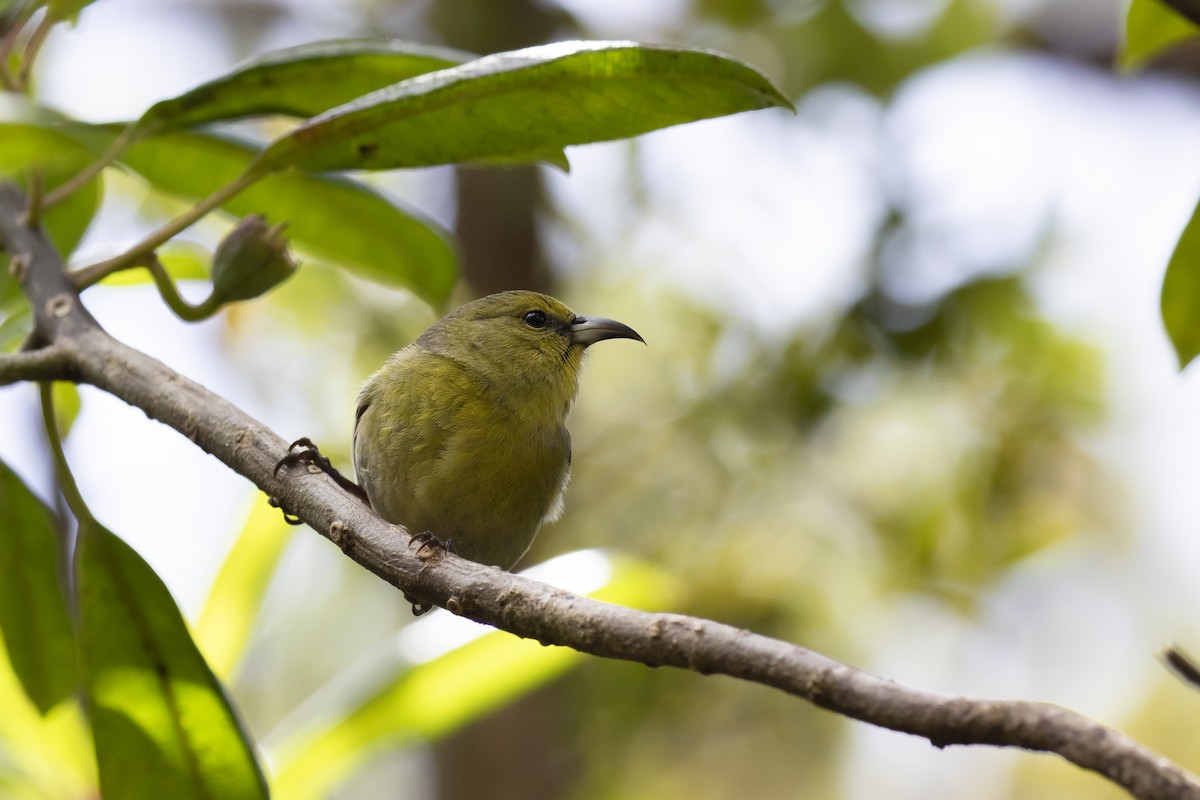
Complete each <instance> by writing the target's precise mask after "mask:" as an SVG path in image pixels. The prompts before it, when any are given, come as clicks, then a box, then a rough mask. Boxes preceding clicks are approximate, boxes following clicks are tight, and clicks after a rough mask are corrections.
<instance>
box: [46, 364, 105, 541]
mask: <svg viewBox="0 0 1200 800" xmlns="http://www.w3.org/2000/svg"><path fill="white" fill-rule="evenodd" d="M52 386H53V384H52V383H51V382H50V381H38V393H39V394H40V395H41V399H42V424H43V425H45V427H46V439H47V440H48V441H49V443H50V453H51V455H52V456H53V457H54V474H55V476H56V477H57V478H58V487H59V489H60V490H62V493H63V497H64V498H66V501H67V507H68V508H70V509H71V513H72V514H74V515H75V519H77V520H78V521H79V525H80V527H81V528H82V527H83V526H84V524H85V523H88V522H95V521H96V518H95V517H94V516H92V512H91V510H90V509H89V508H88V507H87V503H85V502H84V500H83V495H82V494H81V493H80V491H79V485H78V484H76V483H75V476H74V475H72V474H71V467H70V465H69V464H67V455H66V453H65V452H64V451H63V445H62V437H61V436H59V432H58V422H57V420H56V419H55V416H54V392H53V390H52Z"/></svg>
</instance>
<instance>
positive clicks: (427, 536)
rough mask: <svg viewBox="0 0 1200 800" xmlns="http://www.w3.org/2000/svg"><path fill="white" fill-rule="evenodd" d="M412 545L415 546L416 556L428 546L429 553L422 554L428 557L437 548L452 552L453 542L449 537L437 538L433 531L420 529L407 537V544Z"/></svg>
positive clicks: (444, 551)
mask: <svg viewBox="0 0 1200 800" xmlns="http://www.w3.org/2000/svg"><path fill="white" fill-rule="evenodd" d="M413 545H416V546H417V555H418V556H420V555H421V553H422V552H423V551H425V550H426V548H429V553H428V554H427V555H426V556H424V557H425V558H428V557H429V555H432V554H433V552H435V551H438V550H440V551H441V552H443V553H453V552H454V542H452V541H450V540H449V539H439V538H438V537H437V536H435V535H434V534H433V531H421V532H420V533H414V534H412V535H411V536H410V537H409V540H408V546H409V547H412V546H413Z"/></svg>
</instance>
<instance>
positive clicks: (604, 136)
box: [253, 42, 792, 172]
mask: <svg viewBox="0 0 1200 800" xmlns="http://www.w3.org/2000/svg"><path fill="white" fill-rule="evenodd" d="M770 106H782V107H784V108H791V107H792V105H791V102H790V101H789V100H788V99H787V98H786V97H784V96H783V95H782V94H781V93H780V92H779V90H778V89H776V88H775V87H774V86H773V85H772V84H771V82H770V81H769V80H767V78H765V77H764V76H763V75H762V74H761V73H760V72H758V71H757V70H755V69H754V68H753V67H750V66H748V65H746V64H744V63H742V62H740V61H737V60H735V59H732V58H730V57H728V56H725V55H721V54H720V53H715V52H712V51H708V50H698V49H681V48H670V47H660V46H652V45H641V44H631V43H627V42H562V43H558V44H550V45H541V46H539V47H531V48H528V49H525V50H517V51H514V52H510V53H498V54H496V55H491V56H486V57H484V58H481V59H478V60H477V61H472V62H469V63H467V64H463V65H462V66H458V67H452V68H450V69H445V70H442V71H440V72H433V73H430V74H428V75H422V76H419V77H417V78H412V79H410V80H407V81H403V82H402V83H398V84H396V85H394V86H389V87H387V88H385V89H380V90H379V91H377V92H373V93H372V94H369V95H367V96H365V97H361V98H359V99H357V100H353V101H351V102H349V103H347V104H345V105H343V106H339V107H337V108H334V109H331V110H330V111H327V112H325V113H324V114H322V115H320V116H318V117H316V118H314V119H312V120H309V121H308V122H305V123H304V124H302V125H300V126H299V127H297V128H295V129H294V130H292V131H291V132H289V133H287V134H285V135H283V136H281V137H279V138H278V139H276V140H275V141H274V142H272V143H271V144H270V145H268V146H267V148H266V150H264V151H263V153H262V155H261V156H260V157H259V159H258V161H257V162H256V163H255V165H254V167H253V168H254V169H255V170H261V171H263V172H271V171H277V170H281V169H284V168H286V167H291V166H296V167H300V168H301V169H305V170H314V171H321V170H331V169H396V168H401V167H422V166H431V165H434V164H450V163H456V162H479V161H507V162H512V163H515V162H520V161H530V160H538V159H541V158H542V157H544V155H545V154H546V153H551V152H554V151H557V150H560V149H562V148H563V147H566V146H567V145H573V144H583V143H586V142H602V141H608V140H611V139H621V138H625V137H629V136H636V135H638V134H641V133H645V132H647V131H652V130H656V129H658V128H665V127H667V126H669V125H678V124H680V123H684V122H692V121H694V120H699V119H706V118H709V117H719V116H723V115H726V114H734V113H737V112H739V111H749V110H752V109H758V108H767V107H770Z"/></svg>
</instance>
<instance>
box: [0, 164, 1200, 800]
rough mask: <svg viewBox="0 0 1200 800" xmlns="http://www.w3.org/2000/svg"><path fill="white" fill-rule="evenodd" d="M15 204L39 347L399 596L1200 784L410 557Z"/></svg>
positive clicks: (4, 200) (1116, 774) (876, 715)
mask: <svg viewBox="0 0 1200 800" xmlns="http://www.w3.org/2000/svg"><path fill="white" fill-rule="evenodd" d="M23 207H24V204H23V202H22V200H21V196H20V193H19V192H17V191H16V190H15V189H12V188H6V187H0V235H2V236H3V237H4V239H5V241H6V242H7V243H8V245H7V246H8V248H9V250H10V252H12V253H13V254H14V255H17V254H20V253H30V256H29V258H30V261H29V264H28V266H29V269H28V274H27V275H26V276H25V278H24V281H23V285H25V288H26V291H27V293H28V294H29V295H30V297H31V299H33V300H34V302H35V309H36V308H38V307H39V306H38V303H39V302H40V303H41V304H42V305H43V306H46V305H47V303H46V301H47V299H48V298H49V299H54V298H60V297H61V293H62V292H63V291H68V292H70V293H72V294H71V296H70V297H69V298H68V301H67V302H66V304H65V307H66V309H67V310H66V312H65V313H64V314H62V315H61V316H54V315H53V314H45V313H41V314H40V315H39V316H38V317H37V321H38V326H39V328H38V332H39V334H40V335H41V336H42V337H44V338H45V340H46V341H51V342H55V343H62V344H64V345H65V344H67V343H68V342H69V347H68V348H67V349H66V352H67V353H68V357H69V360H70V364H71V368H72V369H73V370H74V375H75V376H76V378H77V379H78V380H79V381H81V382H85V383H90V384H92V385H95V386H97V387H99V388H101V389H103V390H105V391H108V392H111V393H112V394H114V395H116V396H117V397H120V398H122V399H123V400H125V401H126V402H128V403H130V404H131V405H134V406H137V407H138V408H141V409H142V410H143V411H145V412H146V414H148V415H149V416H151V417H153V418H155V419H157V420H159V421H161V422H163V423H165V424H167V425H170V426H171V427H172V428H174V429H175V430H177V431H179V432H180V433H182V434H184V435H185V436H187V437H188V438H189V439H191V440H192V441H193V442H195V443H196V444H197V446H199V447H201V448H203V449H204V450H205V451H207V452H209V453H211V454H213V455H214V456H216V457H217V458H218V459H220V460H221V461H222V462H224V463H225V464H226V465H227V466H229V467H230V468H231V469H233V470H234V471H236V472H238V473H239V474H241V475H243V476H245V477H246V478H248V479H249V480H250V481H252V482H253V483H255V484H256V485H257V486H258V487H259V488H261V489H262V490H263V491H264V492H266V493H267V494H269V495H271V496H272V497H276V498H278V499H279V500H280V502H281V503H282V505H283V506H284V507H285V508H286V509H287V510H288V511H289V512H290V513H292V514H295V515H296V516H298V517H300V518H301V519H303V520H304V521H305V522H307V523H308V524H309V525H311V526H312V527H313V528H314V529H316V530H317V531H318V532H319V533H321V534H322V535H324V536H325V537H327V538H328V539H329V540H330V541H332V542H333V543H334V544H336V545H338V546H339V547H340V548H341V549H342V551H343V552H345V554H346V555H347V556H349V557H350V558H351V559H353V560H354V561H356V562H357V563H358V564H360V565H362V566H363V567H365V568H367V569H368V570H370V571H371V572H373V573H375V574H376V575H378V576H379V577H381V578H383V579H384V580H386V581H388V582H389V583H391V584H392V585H394V586H396V587H398V588H400V589H402V590H404V591H405V592H407V593H408V594H410V595H412V596H414V597H418V598H421V599H423V600H427V601H430V602H434V603H437V604H438V605H440V606H443V607H445V608H447V609H449V610H450V611H452V612H454V613H455V614H459V615H462V616H465V617H469V618H471V619H474V620H477V621H479V622H483V623H486V624H489V625H493V626H495V627H497V628H500V629H502V630H505V631H508V632H510V633H513V634H515V635H517V636H522V637H525V638H531V639H536V640H538V641H539V642H541V643H543V644H547V645H551V644H554V645H562V646H565V647H571V648H573V649H576V650H579V651H580V652H584V653H590V654H592V655H596V656H603V657H606V658H616V659H623V660H627V661H636V662H640V663H643V664H647V665H650V666H672V667H678V668H680V669H686V670H691V671H694V672H699V673H702V674H714V673H716V674H723V675H729V676H732V677H735V678H740V679H743V680H747V681H753V682H756V683H761V684H764V685H766V686H771V687H774V688H776V689H779V690H781V691H784V692H787V693H789V694H792V695H795V696H797V697H800V698H803V699H805V700H807V701H809V702H811V703H813V704H815V705H818V706H821V707H822V708H826V709H829V710H830V711H833V712H835V713H838V714H842V715H845V716H848V717H851V718H853V719H857V720H861V721H863V722H868V723H871V724H873V725H878V726H881V727H884V728H890V729H892V730H896V731H900V732H903V733H909V734H912V735H915V736H921V737H923V738H926V739H928V740H929V741H930V742H931V743H932V744H933V745H935V746H937V747H947V746H950V745H969V744H986V745H995V746H1001V747H1018V748H1024V749H1027V750H1037V751H1044V752H1048V753H1056V754H1058V755H1059V756H1061V757H1062V758H1064V759H1066V760H1067V761H1070V762H1071V763H1073V764H1076V765H1077V766H1079V767H1082V768H1084V769H1087V770H1091V771H1093V772H1096V773H1098V774H1100V775H1103V776H1104V777H1106V778H1108V779H1109V780H1111V781H1113V782H1114V783H1116V784H1117V785H1119V786H1121V787H1123V788H1125V789H1126V790H1127V791H1128V792H1129V793H1130V794H1131V795H1133V796H1134V797H1137V798H1141V799H1142V800H1178V799H1181V798H1187V799H1189V800H1200V781H1198V780H1197V778H1196V777H1194V776H1193V775H1191V774H1189V773H1188V772H1186V771H1184V770H1183V769H1181V768H1180V767H1178V766H1176V765H1175V764H1172V763H1171V762H1169V761H1167V760H1166V759H1164V758H1161V757H1159V756H1157V755H1155V754H1154V753H1152V752H1151V751H1149V750H1147V749H1146V748H1144V747H1142V746H1141V745H1139V744H1138V743H1136V742H1134V741H1133V740H1132V739H1130V738H1129V737H1127V736H1125V735H1124V734H1122V733H1120V732H1118V731H1116V730H1114V729H1112V728H1109V727H1106V726H1104V725H1101V724H1099V723H1097V722H1094V721H1092V720H1090V719H1087V718H1086V717H1083V716H1082V715H1080V714H1077V713H1075V712H1073V711H1069V710H1067V709H1064V708H1061V707H1058V706H1054V705H1050V704H1046V703H1035V702H1028V701H1003V700H980V699H974V698H968V697H955V696H949V695H943V694H937V693H933V692H928V691H923V690H919V689H913V688H910V687H906V686H901V685H900V684H897V683H893V682H892V681H888V680H885V679H883V678H879V677H876V676H873V675H869V674H867V673H865V672H862V671H860V670H857V669H855V668H853V667H850V666H847V665H845V664H842V663H839V662H837V661H834V660H833V659H830V658H828V657H826V656H823V655H821V654H819V653H815V652H813V651H811V650H806V649H805V648H802V647H799V646H797V645H794V644H790V643H788V642H783V641H779V640H776V639H771V638H769V637H766V636H762V635H759V634H756V633H753V632H751V631H747V630H742V629H738V628H734V627H731V626H728V625H723V624H721V623H718V622H713V621H711V620H705V619H699V618H695V617H686V616H682V615H678V614H661V613H648V612H644V611H637V610H634V609H630V608H623V607H620V606H614V605H609V604H606V603H601V602H598V601H595V600H591V599H589V598H586V597H580V596H578V595H574V594H571V593H569V592H565V591H562V590H559V589H555V588H553V587H550V586H547V585H545V584H542V583H538V582H537V581H533V580H530V579H528V578H523V577H521V576H518V575H513V574H511V573H508V572H504V571H502V570H499V569H496V568H493V567H484V566H482V565H480V564H476V563H473V562H470V561H465V560H463V559H461V558H458V557H456V556H453V555H448V554H444V553H442V552H440V551H436V550H433V549H432V548H413V547H410V544H409V538H410V537H409V536H408V532H407V531H405V530H404V529H403V528H401V527H399V526H396V525H390V524H388V523H386V522H384V521H383V520H382V519H380V518H379V517H378V516H376V515H375V514H374V513H373V512H372V511H371V510H370V509H368V508H367V507H366V506H364V505H363V504H362V503H361V502H359V501H358V500H356V499H354V498H353V497H351V496H350V495H348V494H346V493H345V492H343V491H342V490H341V489H339V488H338V487H337V486H336V485H335V484H334V483H333V481H332V480H331V479H330V478H328V477H327V476H326V475H324V474H323V473H318V474H311V473H309V472H307V471H303V472H299V471H291V472H287V471H285V472H283V473H281V475H280V476H279V477H276V476H275V474H274V466H275V464H276V463H277V462H278V461H279V460H280V459H281V458H283V456H284V455H285V454H286V452H287V444H286V442H285V441H284V440H283V439H282V438H280V437H279V436H278V435H276V434H275V433H274V432H272V431H271V430H269V429H268V428H267V427H265V426H264V425H263V424H262V423H260V422H258V421H257V420H255V419H253V418H251V417H250V416H248V415H247V414H245V413H244V412H242V411H241V410H240V409H238V408H237V407H235V406H234V405H232V404H231V403H229V402H228V401H226V400H225V399H223V398H221V397H219V396H217V395H214V394H213V393H211V392H209V391H208V390H207V389H205V388H203V387H202V386H200V385H199V384H196V383H195V382H193V381H191V380H189V379H187V378H185V377H184V376H182V375H179V374H178V373H176V372H174V371H173V370H171V369H170V368H169V367H167V366H166V365H164V364H162V363H161V362H159V361H157V360H155V359H153V358H150V357H149V356H147V355H145V354H143V353H141V352H138V351H137V350H134V349H132V348H130V347H128V346H126V345H124V344H122V343H120V342H118V341H116V340H115V339H113V338H112V337H110V336H108V334H107V333H105V332H104V331H103V330H101V329H100V328H99V326H98V325H96V323H95V321H94V320H91V318H90V316H88V315H87V311H86V309H85V308H83V306H82V305H80V304H79V302H78V294H75V293H74V291H75V290H74V287H73V286H72V285H71V284H70V280H69V278H67V277H66V275H65V272H64V271H63V265H62V263H61V261H60V260H59V259H58V256H57V254H55V253H54V250H53V248H50V247H48V246H43V245H44V237H41V236H40V235H38V234H36V233H34V232H31V231H28V230H27V229H23V228H21V226H20V222H19V214H20V212H21V210H22V209H23ZM42 282H45V285H44V286H43V285H41V284H42ZM57 302H58V303H59V306H58V307H59V308H62V307H64V306H63V301H62V300H61V299H60V300H58V301H57ZM47 307H48V306H47Z"/></svg>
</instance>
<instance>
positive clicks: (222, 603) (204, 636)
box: [196, 494, 296, 679]
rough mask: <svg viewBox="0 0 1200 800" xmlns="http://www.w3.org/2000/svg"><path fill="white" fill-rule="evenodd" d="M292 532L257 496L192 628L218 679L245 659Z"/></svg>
mask: <svg viewBox="0 0 1200 800" xmlns="http://www.w3.org/2000/svg"><path fill="white" fill-rule="evenodd" d="M295 531H296V528H295V526H292V525H288V524H287V522H286V521H285V520H284V518H283V515H282V514H280V513H279V509H278V508H272V507H271V506H270V504H268V503H267V499H266V497H265V496H263V495H261V494H259V495H258V496H257V500H256V502H255V504H254V507H253V508H252V509H251V511H250V514H249V516H248V517H247V518H246V524H245V525H243V526H242V532H241V534H239V535H238V538H237V541H236V542H235V543H234V545H233V549H232V550H230V551H229V555H228V556H227V557H226V558H225V563H224V564H222V565H221V571H220V572H219V573H217V579H216V580H215V581H214V582H213V585H212V588H211V589H210V590H209V592H208V600H207V601H206V602H205V604H204V610H203V611H202V612H201V614H200V619H199V621H198V622H197V623H196V642H197V643H198V644H199V645H200V649H201V650H203V651H204V653H205V655H207V656H208V663H209V665H210V666H211V667H212V668H213V672H215V673H217V675H219V676H220V677H221V678H223V679H228V678H229V677H231V676H232V675H233V672H234V670H235V669H236V668H237V666H238V664H239V663H241V660H242V656H243V655H245V653H246V648H247V647H248V646H249V644H250V636H251V634H252V633H253V632H254V626H255V624H256V623H257V621H258V616H259V612H260V610H261V608H262V601H263V597H264V596H265V595H266V593H267V588H268V587H269V586H270V584H271V578H272V576H274V574H275V567H276V566H278V564H279V559H280V557H281V556H282V555H283V551H284V549H285V548H286V547H287V545H288V542H290V541H291V540H292V533H294V532H295Z"/></svg>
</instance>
